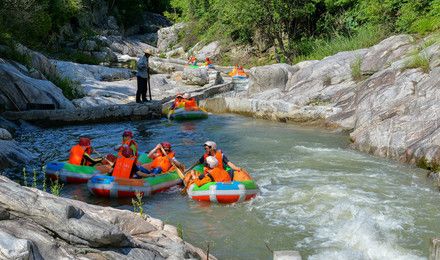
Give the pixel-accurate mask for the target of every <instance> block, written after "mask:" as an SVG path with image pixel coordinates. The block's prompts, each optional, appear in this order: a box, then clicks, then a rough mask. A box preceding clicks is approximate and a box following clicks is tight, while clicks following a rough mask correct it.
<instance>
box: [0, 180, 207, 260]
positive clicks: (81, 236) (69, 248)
mask: <svg viewBox="0 0 440 260" xmlns="http://www.w3.org/2000/svg"><path fill="white" fill-rule="evenodd" d="M0 209H1V212H2V214H0V215H1V216H2V221H0V256H2V257H4V258H8V259H10V258H21V259H61V258H64V259H81V258H82V259H206V258H207V256H206V255H205V253H204V252H203V251H202V250H201V249H199V248H196V247H194V246H192V245H190V244H189V243H186V242H185V241H183V240H182V239H181V238H179V237H178V236H177V234H176V233H175V231H174V230H173V229H171V228H165V227H166V226H169V225H164V223H163V222H162V221H160V220H157V219H153V218H151V217H148V216H146V218H143V217H140V216H139V215H138V214H135V213H132V212H130V211H126V210H118V209H114V208H111V207H100V206H94V205H89V204H86V203H84V202H80V201H76V200H71V199H65V198H60V197H56V196H53V195H51V194H48V193H46V192H42V191H40V190H37V189H33V188H24V187H22V186H20V185H19V184H17V183H15V182H13V181H11V180H9V179H8V178H6V177H4V176H0ZM210 258H212V259H214V257H210Z"/></svg>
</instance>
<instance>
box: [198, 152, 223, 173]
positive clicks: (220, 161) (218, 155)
mask: <svg viewBox="0 0 440 260" xmlns="http://www.w3.org/2000/svg"><path fill="white" fill-rule="evenodd" d="M208 156H210V155H209V153H205V154H204V155H203V159H205V162H206V158H207V157H208ZM214 157H215V158H216V159H217V161H218V165H217V168H220V169H223V170H224V169H225V167H224V166H223V153H222V150H217V151H216V152H215V156H214Z"/></svg>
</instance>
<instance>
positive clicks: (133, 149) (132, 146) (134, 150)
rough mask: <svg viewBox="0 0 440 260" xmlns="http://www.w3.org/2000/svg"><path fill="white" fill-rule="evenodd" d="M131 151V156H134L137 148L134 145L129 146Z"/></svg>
mask: <svg viewBox="0 0 440 260" xmlns="http://www.w3.org/2000/svg"><path fill="white" fill-rule="evenodd" d="M130 148H131V150H132V151H133V154H134V155H136V153H137V148H136V145H135V144H132V145H130Z"/></svg>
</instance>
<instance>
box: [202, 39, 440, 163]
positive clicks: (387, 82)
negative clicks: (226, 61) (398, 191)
mask: <svg viewBox="0 0 440 260" xmlns="http://www.w3.org/2000/svg"><path fill="white" fill-rule="evenodd" d="M427 41H428V40H427V38H425V39H422V40H420V41H415V40H414V39H413V38H412V37H411V36H409V35H398V36H393V37H390V38H388V39H385V40H383V41H382V42H380V43H379V44H377V45H375V46H373V47H371V48H368V49H361V50H356V51H348V52H340V53H338V54H336V55H333V56H330V57H326V58H324V59H323V60H320V61H306V62H301V63H298V64H296V65H293V66H290V65H286V64H275V65H270V66H263V67H256V68H252V69H251V70H250V83H249V88H248V89H247V91H242V92H234V93H227V94H223V95H222V96H221V97H217V98H213V99H210V100H207V101H206V102H205V105H206V107H207V108H208V109H210V110H212V111H217V112H226V111H227V112H237V113H242V114H248V115H253V116H256V117H261V118H267V119H273V120H280V121H295V122H305V123H319V124H322V125H325V126H327V127H338V128H342V129H345V130H349V131H352V132H351V134H350V136H351V139H352V141H353V144H352V145H353V147H355V148H356V149H359V150H361V151H365V152H369V153H373V154H375V155H378V156H383V157H390V158H394V159H397V160H400V161H404V162H410V163H418V164H419V165H423V166H424V167H428V168H432V169H438V167H439V166H440V129H439V126H440V124H439V123H438V122H440V106H439V104H440V102H439V101H440V88H439V86H440V67H439V65H440V55H439V54H438V50H440V43H439V42H432V41H431V43H430V44H425V42H427ZM427 45H429V46H427ZM414 50H419V53H421V54H417V53H416V54H414ZM422 54H423V55H424V57H426V59H427V62H429V66H430V68H429V71H428V72H424V71H423V70H422V69H421V68H408V64H409V63H410V62H411V60H412V59H414V57H415V55H422ZM359 73H360V75H356V74H359Z"/></svg>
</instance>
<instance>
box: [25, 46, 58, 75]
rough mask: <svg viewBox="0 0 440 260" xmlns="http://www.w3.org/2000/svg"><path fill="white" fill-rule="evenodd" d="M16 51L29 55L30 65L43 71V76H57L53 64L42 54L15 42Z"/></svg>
mask: <svg viewBox="0 0 440 260" xmlns="http://www.w3.org/2000/svg"><path fill="white" fill-rule="evenodd" d="M17 51H18V52H20V53H21V54H23V55H26V56H29V57H31V65H32V67H33V68H34V69H36V70H37V71H39V72H41V73H43V74H44V75H45V76H47V77H52V78H54V77H56V76H58V74H57V70H56V68H55V66H54V65H53V64H52V63H51V62H50V60H49V59H48V58H47V57H46V56H44V55H43V54H41V53H39V52H36V51H33V50H30V49H28V48H27V47H25V46H23V45H21V44H17Z"/></svg>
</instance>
